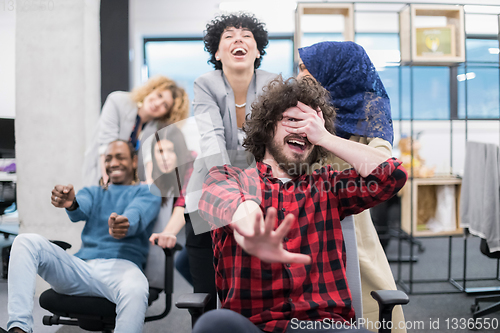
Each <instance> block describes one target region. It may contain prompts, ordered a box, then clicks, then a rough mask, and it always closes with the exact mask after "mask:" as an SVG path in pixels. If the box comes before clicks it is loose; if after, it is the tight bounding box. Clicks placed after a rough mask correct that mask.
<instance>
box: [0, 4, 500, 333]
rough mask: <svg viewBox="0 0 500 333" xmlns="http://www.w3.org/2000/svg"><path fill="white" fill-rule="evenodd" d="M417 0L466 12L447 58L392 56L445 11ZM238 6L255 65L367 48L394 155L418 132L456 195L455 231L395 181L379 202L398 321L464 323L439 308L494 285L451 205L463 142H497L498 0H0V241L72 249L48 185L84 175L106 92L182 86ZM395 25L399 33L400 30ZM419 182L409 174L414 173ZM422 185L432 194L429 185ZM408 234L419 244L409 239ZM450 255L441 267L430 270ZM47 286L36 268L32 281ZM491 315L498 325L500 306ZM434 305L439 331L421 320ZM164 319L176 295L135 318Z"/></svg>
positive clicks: (176, 316)
mask: <svg viewBox="0 0 500 333" xmlns="http://www.w3.org/2000/svg"><path fill="white" fill-rule="evenodd" d="M298 3H299V4H302V5H311V6H314V5H316V4H335V5H339V6H340V7H342V6H345V7H346V8H352V12H350V14H349V15H351V16H348V15H347V14H345V13H344V12H335V13H334V14H320V15H303V17H302V20H301V26H300V28H299V29H298V28H297V24H296V20H297V10H298V8H299V5H298ZM414 5H416V6H424V7H425V6H427V7H428V9H429V10H432V9H433V8H434V7H433V6H437V7H439V6H441V7H443V8H446V10H448V9H450V10H452V11H453V10H455V9H457V8H460V10H462V11H463V21H461V22H462V23H459V26H453V28H452V29H453V30H454V31H456V32H455V33H453V34H452V37H451V38H452V46H451V49H452V50H453V52H452V53H453V54H452V55H450V57H452V58H453V57H454V58H456V59H451V60H447V61H440V60H439V59H438V60H435V59H433V60H431V61H428V60H425V59H424V60H421V59H420V60H419V59H418V57H415V56H412V55H409V54H406V55H405V54H404V52H406V51H403V49H404V48H407V47H410V46H409V45H410V44H411V45H412V46H411V47H410V49H411V48H416V44H412V43H413V39H412V38H414V36H413V34H416V31H417V29H421V28H433V29H437V28H447V27H449V26H450V21H449V20H448V19H447V18H446V17H444V16H443V15H433V14H429V13H428V12H426V13H424V14H423V15H420V16H419V17H416V18H415V17H412V18H411V19H410V22H408V20H407V18H406V16H404V15H405V14H404V12H405V10H406V9H408V8H411V6H414ZM437 7H436V8H437ZM441 7H440V8H441ZM441 9H442V8H441ZM236 11H247V12H251V13H254V14H255V15H256V16H257V17H258V18H259V19H261V20H262V21H263V22H265V23H266V27H267V30H268V32H269V38H270V43H269V47H268V48H267V54H266V56H265V57H264V60H263V63H262V66H261V68H262V69H264V70H267V71H270V72H275V73H281V74H282V75H283V76H284V77H290V76H294V75H296V73H297V57H296V54H295V52H296V49H297V47H299V46H307V45H311V44H313V43H316V42H320V41H324V40H333V41H344V40H353V41H355V42H356V43H358V44H360V45H361V46H363V47H364V48H365V50H366V51H367V53H368V55H369V56H370V58H371V59H372V61H373V63H374V65H375V66H376V68H377V71H378V72H379V75H380V77H381V79H382V82H383V84H384V86H385V87H386V89H387V91H388V94H389V97H390V99H391V109H392V117H393V125H394V146H393V155H394V156H395V157H400V156H401V154H402V153H404V152H403V151H402V147H401V146H400V145H399V141H400V139H403V138H408V137H409V138H412V139H413V140H415V141H418V143H419V150H418V154H419V156H420V157H421V159H422V161H424V162H423V163H425V166H426V167H428V168H429V169H430V170H432V175H431V176H430V177H428V178H427V179H425V180H424V181H423V182H422V183H421V185H422V186H428V187H429V186H430V187H432V186H442V185H450V186H453V188H454V189H455V193H456V197H455V199H456V200H455V201H454V208H451V209H452V210H453V212H452V213H451V214H452V215H453V216H454V221H456V222H454V227H455V228H454V229H453V230H447V231H432V230H430V229H428V228H427V229H426V227H425V226H421V225H419V224H418V221H417V219H418V217H417V215H416V212H417V210H418V200H417V198H416V197H417V194H418V193H420V192H415V193H416V194H412V193H410V191H407V192H405V194H404V195H406V200H407V201H406V204H402V202H403V200H405V199H401V204H400V206H399V208H398V209H397V210H395V211H392V210H391V214H393V215H391V219H392V220H391V221H392V222H391V223H392V224H391V226H392V227H394V229H395V231H394V230H393V233H392V234H390V235H389V236H387V235H386V237H389V238H390V242H389V244H388V246H387V248H386V250H387V255H388V257H390V259H391V267H392V269H393V274H394V276H395V278H396V280H397V282H398V287H399V288H400V289H401V290H404V291H405V292H407V293H408V294H409V297H410V303H409V304H408V305H407V306H405V307H404V308H403V310H404V311H405V315H406V319H407V320H408V321H424V322H425V325H424V327H420V328H418V327H415V328H413V329H412V330H409V331H414V332H431V331H432V332H436V331H454V332H459V331H460V332H461V331H463V332H466V331H468V328H467V327H465V328H463V327H458V328H456V329H452V328H450V326H449V323H450V320H454V319H455V318H456V319H459V320H461V319H462V318H466V319H468V318H470V317H471V313H470V304H471V303H472V302H473V300H474V297H473V296H474V295H473V293H468V292H467V291H468V290H467V287H469V288H475V287H478V288H479V287H493V288H494V289H495V290H496V291H498V292H500V283H499V281H500V280H499V275H498V274H499V273H498V272H499V267H498V261H497V260H495V259H490V258H486V257H485V256H484V255H482V254H481V253H480V252H479V239H478V238H477V237H473V236H467V237H466V236H464V230H463V229H462V228H461V227H460V223H459V215H460V212H459V209H458V206H459V200H460V197H459V192H460V183H461V177H462V176H463V174H464V165H465V159H466V143H467V141H476V142H482V143H490V144H496V145H498V144H500V61H499V57H500V51H499V50H500V46H499V38H500V37H499V36H500V2H499V1H498V0H469V1H453V0H422V1H419V0H412V1H407V2H406V1H397V0H385V1H350V2H348V1H323V2H318V1H294V0H276V1H274V0H269V1H261V0H255V1H244V0H242V1H237V0H229V1H221V0H185V1H171V0H128V1H126V0H125V1H124V0H85V1H74V0H41V1H0V157H1V159H0V169H1V171H0V182H1V184H2V188H1V189H2V191H4V192H0V203H1V201H2V200H3V197H2V195H3V193H7V192H5V191H7V190H8V184H15V189H16V202H15V203H14V204H11V205H9V206H7V207H5V212H4V214H3V215H1V216H0V232H2V233H4V235H5V237H0V238H1V239H2V240H1V241H0V247H2V248H7V247H8V246H9V245H10V244H11V243H12V240H13V239H14V237H15V235H16V234H17V233H24V232H32V233H38V234H41V235H43V236H45V237H47V238H49V239H54V238H57V239H59V240H63V241H66V242H68V243H70V244H72V248H71V249H70V250H69V251H70V252H71V253H75V252H76V251H77V250H78V248H79V246H80V243H81V241H80V233H81V231H82V227H83V226H82V224H81V223H80V224H78V223H69V220H68V218H67V216H66V214H65V213H64V212H63V211H59V210H57V209H54V207H53V206H52V205H51V204H50V200H49V197H50V191H51V190H52V188H53V186H54V185H55V184H68V183H71V184H73V185H74V186H75V188H76V189H79V188H81V187H82V184H83V180H82V168H81V166H82V164H83V158H84V153H85V150H86V148H87V146H88V145H89V143H90V141H91V138H92V137H93V136H94V135H95V132H94V130H95V125H96V123H97V120H98V118H99V114H100V110H101V107H102V104H103V103H104V101H105V99H106V97H107V95H108V94H109V93H110V92H112V91H116V90H123V91H130V90H131V89H132V88H133V87H136V86H139V85H141V84H142V83H144V82H145V81H146V80H147V79H148V78H149V77H151V76H153V75H156V74H162V75H165V76H167V77H170V78H172V79H173V80H175V81H176V82H177V83H178V84H179V85H181V86H182V87H183V88H185V89H186V91H187V92H188V94H189V98H190V100H192V99H193V92H192V91H193V87H192V85H193V82H194V80H195V79H196V77H198V76H199V75H201V74H203V73H205V72H208V71H211V70H213V68H212V67H211V66H210V65H209V64H207V60H208V58H209V56H208V53H207V52H206V51H204V49H203V41H202V38H203V31H204V30H205V26H206V24H207V23H208V22H209V21H210V20H211V19H212V18H214V17H215V16H216V15H218V14H221V13H225V12H236ZM402 17H403V18H402ZM350 20H352V26H350V25H349V24H350V23H349V22H350ZM453 24H456V23H453ZM453 24H452V25H453ZM460 24H461V25H460ZM407 25H408V31H409V32H408V33H407V31H406V30H405V33H402V29H406V26H407ZM402 27H403V28H402ZM413 29H415V30H413ZM455 29H456V30H455ZM298 35H300V37H301V38H300V41H299V42H300V45H298V44H297V42H298V39H297V36H298ZM458 45H463V49H460V47H459V46H458ZM450 52H451V51H450ZM445 53H446V52H445ZM405 57H406V59H404V58H405ZM191 115H192V110H191ZM182 130H183V133H184V135H185V137H186V141H187V144H188V148H189V149H190V150H194V151H199V144H198V140H199V135H198V134H197V133H196V125H195V122H194V120H193V119H192V118H189V119H188V120H187V121H186V124H185V126H184V127H183V129H182ZM412 152H413V150H412ZM418 184H419V183H418V180H415V182H414V183H413V185H412V186H414V187H418ZM412 188H413V187H412ZM424 194H425V193H424ZM420 195H421V196H422V195H423V194H420ZM432 195H434V198H435V196H436V194H435V192H434V194H432ZM405 205H406V206H405ZM0 236H1V235H0ZM409 237H410V238H412V237H415V241H416V242H415V243H412V239H410V241H408V238H409ZM181 238H182V237H181ZM465 239H466V241H464V240H465ZM181 241H182V240H181ZM418 242H421V247H419V246H418ZM415 244H416V245H415ZM403 259H409V260H403ZM450 261H451V262H452V264H453V268H451V274H452V275H453V279H451V281H450V279H448V277H449V273H447V271H446V269H445V268H443V267H446V266H449V265H450ZM442 268H443V269H442ZM4 269H5V268H4ZM3 272H4V271H3ZM4 273H5V272H4ZM466 274H467V276H466ZM175 279H176V280H175V282H174V287H175V289H174V301H175V297H176V296H178V295H180V294H181V293H186V292H190V289H189V288H190V287H189V285H188V284H187V283H186V282H185V281H183V280H182V277H181V276H180V275H179V274H178V273H177V272H176V273H175ZM465 283H467V286H465ZM0 286H1V288H0V299H1V301H0V326H3V325H4V324H5V323H6V322H7V305H6V300H7V280H6V279H5V278H3V279H1V280H0ZM47 288H48V285H47V284H46V283H45V282H43V281H42V280H41V279H39V281H38V282H37V294H39V293H40V292H42V291H43V290H45V289H47ZM1 304H3V305H1ZM35 305H37V301H36V300H35ZM43 313H44V312H43V310H41V309H37V310H36V311H35V322H36V323H35V324H36V325H37V326H36V328H37V330H36V331H37V332H56V331H58V332H73V331H76V330H78V329H77V328H71V327H47V326H43V325H42V324H41V316H42V314H43ZM36 316H38V317H36ZM488 316H489V317H490V318H491V319H492V320H496V322H497V324H499V325H498V326H500V323H499V322H500V315H499V313H498V312H497V313H493V314H490V315H488ZM437 319H440V329H438V330H436V329H433V328H432V327H431V325H430V322H431V321H433V320H434V321H435V320H437ZM447 319H448V322H446V320H447ZM447 324H448V326H446V325H447ZM498 326H497V327H498ZM163 329H166V331H172V332H174V331H175V332H189V331H190V322H189V314H188V313H187V311H181V310H178V309H175V308H174V307H173V309H172V310H171V313H170V314H169V316H167V318H165V319H163V320H161V321H159V322H158V323H148V324H147V325H146V326H145V331H146V332H157V331H158V332H159V331H165V330H163ZM481 331H483V332H489V331H491V332H494V331H497V330H486V329H481Z"/></svg>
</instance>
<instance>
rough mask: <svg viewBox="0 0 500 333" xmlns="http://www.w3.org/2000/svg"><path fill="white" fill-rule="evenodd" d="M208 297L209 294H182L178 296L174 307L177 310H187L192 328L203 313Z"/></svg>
mask: <svg viewBox="0 0 500 333" xmlns="http://www.w3.org/2000/svg"><path fill="white" fill-rule="evenodd" d="M210 297H211V296H210V294H206V293H194V294H184V295H181V296H179V298H178V299H177V302H175V306H176V307H178V308H179V309H188V311H189V314H191V327H194V324H196V321H197V320H198V318H200V317H201V315H202V314H203V313H204V312H205V306H206V305H207V304H208V301H210Z"/></svg>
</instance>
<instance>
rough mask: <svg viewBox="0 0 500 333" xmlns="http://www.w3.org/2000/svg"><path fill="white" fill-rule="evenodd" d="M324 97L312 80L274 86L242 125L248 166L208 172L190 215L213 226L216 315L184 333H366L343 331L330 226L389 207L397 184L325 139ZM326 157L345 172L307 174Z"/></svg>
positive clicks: (342, 287) (391, 171)
mask: <svg viewBox="0 0 500 333" xmlns="http://www.w3.org/2000/svg"><path fill="white" fill-rule="evenodd" d="M327 96H328V92H327V91H326V90H324V89H323V88H322V87H321V86H320V85H319V84H318V83H317V82H316V81H315V80H313V79H310V78H303V79H300V80H296V79H288V80H286V81H284V80H283V79H282V78H281V77H278V78H277V79H276V80H274V81H272V82H271V83H270V84H269V85H268V86H267V87H266V89H265V91H264V94H263V95H262V96H261V97H260V98H259V100H258V101H257V102H256V103H255V104H254V105H253V111H252V115H251V118H250V119H248V120H247V122H246V125H245V132H246V134H247V138H246V140H245V142H244V146H245V148H246V149H247V150H248V151H250V152H252V153H253V154H254V156H255V159H256V161H257V163H256V166H255V167H253V168H248V169H245V170H242V169H239V168H237V167H232V166H228V165H225V166H223V167H214V168H212V169H211V170H210V173H209V175H208V177H207V178H206V181H205V184H204V191H203V195H202V200H201V201H200V205H199V209H200V213H201V215H202V217H203V218H204V219H206V220H207V221H209V222H210V223H211V225H212V226H213V230H212V239H213V243H214V265H215V270H216V283H217V289H218V293H219V297H220V299H221V302H222V308H223V309H221V310H217V311H211V312H208V313H206V314H204V315H203V316H202V317H201V318H200V319H199V320H198V322H197V323H196V325H195V327H194V329H193V332H195V333H200V332H262V331H265V332H300V331H302V329H305V331H307V332H330V331H331V332H341V331H345V332H351V330H355V331H356V330H357V331H361V332H368V331H367V330H366V329H364V328H355V327H352V326H350V324H351V323H352V322H353V320H354V309H353V307H352V298H351V294H350V290H349V288H348V286H347V280H346V266H345V260H346V253H345V248H344V245H343V236H342V229H341V225H340V221H341V220H342V219H343V218H344V217H346V216H348V215H351V214H356V213H359V212H360V211H362V210H364V209H367V208H370V207H372V206H374V205H376V204H378V203H380V202H382V201H384V200H387V199H389V198H390V197H392V196H393V195H394V194H396V193H397V192H398V191H399V190H400V189H401V188H402V187H403V185H404V184H405V181H406V178H407V174H406V171H405V170H404V168H403V167H402V166H401V163H400V162H399V161H398V160H396V159H394V158H390V159H387V158H386V157H385V155H384V154H381V153H380V152H379V151H377V150H376V149H374V148H371V147H368V146H365V145H361V144H359V143H356V142H351V141H348V140H345V139H342V138H339V137H337V136H335V135H334V134H332V132H333V131H332V124H331V118H332V115H333V113H334V110H333V108H332V107H331V106H330V104H329V100H328V97H327ZM327 151H328V152H331V153H333V154H335V155H338V156H340V157H342V158H343V159H345V160H346V161H348V162H349V163H350V164H351V165H353V168H352V169H349V170H346V171H344V172H338V171H336V170H334V169H333V168H332V167H331V166H326V167H323V168H321V169H318V170H314V171H312V170H311V168H312V167H313V166H312V164H313V162H316V160H318V159H319V158H321V157H322V156H323V155H324V154H325V153H326V152H327ZM311 323H312V326H313V327H312V329H310V328H311ZM314 323H320V325H319V326H320V327H319V328H318V325H314ZM328 324H329V325H330V326H329V327H328V326H325V325H328ZM339 324H340V328H339ZM332 327H333V329H331V328H332Z"/></svg>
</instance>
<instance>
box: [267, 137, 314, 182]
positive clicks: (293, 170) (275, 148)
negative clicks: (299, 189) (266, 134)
mask: <svg viewBox="0 0 500 333" xmlns="http://www.w3.org/2000/svg"><path fill="white" fill-rule="evenodd" d="M291 137H292V136H287V137H285V139H284V143H283V146H281V147H280V146H279V145H278V144H277V143H276V142H275V141H274V140H271V142H270V143H269V145H267V149H268V151H269V153H270V154H271V156H272V157H273V158H274V160H275V161H276V162H277V163H278V166H279V168H280V169H281V170H283V171H284V172H286V173H287V174H288V175H289V176H291V177H297V176H300V175H303V174H306V173H310V172H311V171H312V170H311V169H312V164H313V163H314V162H316V159H317V157H318V147H316V146H314V148H313V149H312V150H311V151H310V152H309V154H308V155H306V156H302V155H300V154H296V153H293V152H292V155H293V157H288V156H286V155H285V154H284V153H283V147H284V145H286V144H287V143H286V141H287V140H288V139H290V138H291Z"/></svg>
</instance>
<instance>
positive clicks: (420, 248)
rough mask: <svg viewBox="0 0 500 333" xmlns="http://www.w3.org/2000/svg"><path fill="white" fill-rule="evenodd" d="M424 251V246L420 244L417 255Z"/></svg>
mask: <svg viewBox="0 0 500 333" xmlns="http://www.w3.org/2000/svg"><path fill="white" fill-rule="evenodd" d="M424 251H425V246H423V245H422V244H420V245H419V246H418V252H419V253H422V252H424Z"/></svg>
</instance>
